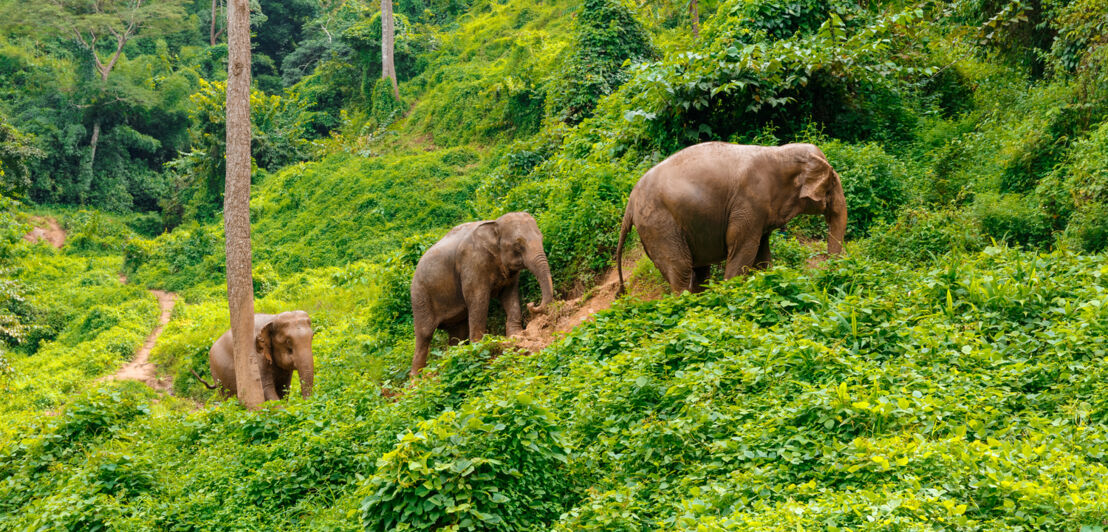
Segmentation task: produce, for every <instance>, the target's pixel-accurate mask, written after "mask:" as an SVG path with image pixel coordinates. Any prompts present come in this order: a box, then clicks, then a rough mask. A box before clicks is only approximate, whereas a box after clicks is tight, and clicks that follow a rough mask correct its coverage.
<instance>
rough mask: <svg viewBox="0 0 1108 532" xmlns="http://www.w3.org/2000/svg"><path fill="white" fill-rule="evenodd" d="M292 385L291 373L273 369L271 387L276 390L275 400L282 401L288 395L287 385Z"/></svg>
mask: <svg viewBox="0 0 1108 532" xmlns="http://www.w3.org/2000/svg"><path fill="white" fill-rule="evenodd" d="M291 383H292V371H288V370H284V369H281V368H273V386H274V388H276V390H277V398H278V399H284V398H285V396H286V395H288V394H289V385H290V384H291Z"/></svg>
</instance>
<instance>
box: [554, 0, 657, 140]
mask: <svg viewBox="0 0 1108 532" xmlns="http://www.w3.org/2000/svg"><path fill="white" fill-rule="evenodd" d="M577 21H578V23H577V29H576V35H575V36H574V43H573V44H572V45H571V46H572V52H571V54H570V56H569V58H568V59H567V61H566V66H565V67H564V68H563V72H564V75H563V76H562V77H560V78H559V79H558V80H557V81H555V82H554V83H553V84H552V87H551V90H550V99H549V100H548V106H549V109H548V113H547V114H548V115H551V116H554V117H555V118H557V119H559V120H562V121H565V122H566V123H567V124H576V123H578V122H580V121H582V120H584V119H585V118H588V117H589V116H590V115H592V110H593V108H594V107H596V103H597V101H599V100H600V98H601V97H603V96H606V95H608V94H611V93H612V92H613V91H615V89H617V88H619V86H620V85H622V84H623V83H624V82H625V81H627V79H628V75H627V73H626V72H625V71H624V68H623V65H624V62H625V61H630V62H632V63H634V62H639V61H642V60H645V59H650V58H652V57H653V56H654V55H655V52H654V46H653V45H652V44H651V42H650V35H649V34H648V33H647V32H646V30H644V29H643V27H642V25H641V24H640V23H639V21H638V20H636V19H635V16H634V14H633V13H632V11H631V10H630V8H629V7H628V6H627V5H625V4H624V3H622V2H621V1H620V0H585V2H583V3H582V4H581V8H580V11H578V14H577Z"/></svg>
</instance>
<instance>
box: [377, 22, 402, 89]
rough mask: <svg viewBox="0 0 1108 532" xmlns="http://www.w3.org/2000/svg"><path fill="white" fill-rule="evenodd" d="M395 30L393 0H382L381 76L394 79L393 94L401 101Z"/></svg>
mask: <svg viewBox="0 0 1108 532" xmlns="http://www.w3.org/2000/svg"><path fill="white" fill-rule="evenodd" d="M395 32H396V30H395V28H394V27H393V18H392V0H381V77H382V78H388V79H389V80H390V81H392V95H393V96H394V97H396V100H397V101H400V87H399V86H398V85H397V84H396V66H395V65H394V64H393V50H394V48H395V46H394V41H395V37H396V36H395Z"/></svg>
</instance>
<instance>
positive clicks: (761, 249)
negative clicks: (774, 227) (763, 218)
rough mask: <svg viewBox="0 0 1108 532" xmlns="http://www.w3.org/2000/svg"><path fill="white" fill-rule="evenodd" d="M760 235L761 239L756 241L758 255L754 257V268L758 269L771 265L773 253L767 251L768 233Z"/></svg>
mask: <svg viewBox="0 0 1108 532" xmlns="http://www.w3.org/2000/svg"><path fill="white" fill-rule="evenodd" d="M771 233H772V232H770V233H766V234H764V235H762V241H761V242H759V243H758V255H757V256H755V257H754V268H755V269H758V270H765V269H768V268H769V267H770V266H772V265H773V255H772V254H771V253H770V251H769V235H770V234H771Z"/></svg>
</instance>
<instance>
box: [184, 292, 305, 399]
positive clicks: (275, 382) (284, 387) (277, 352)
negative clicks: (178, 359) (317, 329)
mask: <svg viewBox="0 0 1108 532" xmlns="http://www.w3.org/2000/svg"><path fill="white" fill-rule="evenodd" d="M313 334H314V333H313V332H312V320H311V319H310V318H309V317H308V313H307V312H304V311H302V310H293V311H291V312H282V313H280V314H255V315H254V349H256V350H257V353H258V354H259V355H261V356H259V357H258V361H259V363H260V364H261V366H260V368H259V369H260V371H261V377H262V391H263V393H264V395H265V400H266V401H273V400H276V399H283V398H284V397H285V396H286V395H288V392H289V383H290V382H292V372H293V370H296V373H297V374H298V375H299V376H300V395H301V396H303V397H308V396H309V395H311V394H312V386H313V385H314V383H315V360H314V359H313V358H312V336H313ZM208 362H209V363H211V368H212V377H214V378H215V384H208V383H207V382H204V379H201V378H200V375H197V374H196V372H195V371H194V372H193V373H192V374H193V375H194V376H196V378H197V379H200V382H201V383H202V384H204V386H207V387H208V389H209V390H214V389H215V388H217V387H220V388H222V390H221V392H222V393H223V396H224V397H230V396H232V395H235V393H236V390H237V389H238V388H237V387H236V386H237V384H236V382H235V354H234V344H233V341H232V338H231V331H227V332H225V333H223V335H222V336H220V337H219V339H218V340H216V341H215V343H214V344H212V348H211V350H209V351H208Z"/></svg>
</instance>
